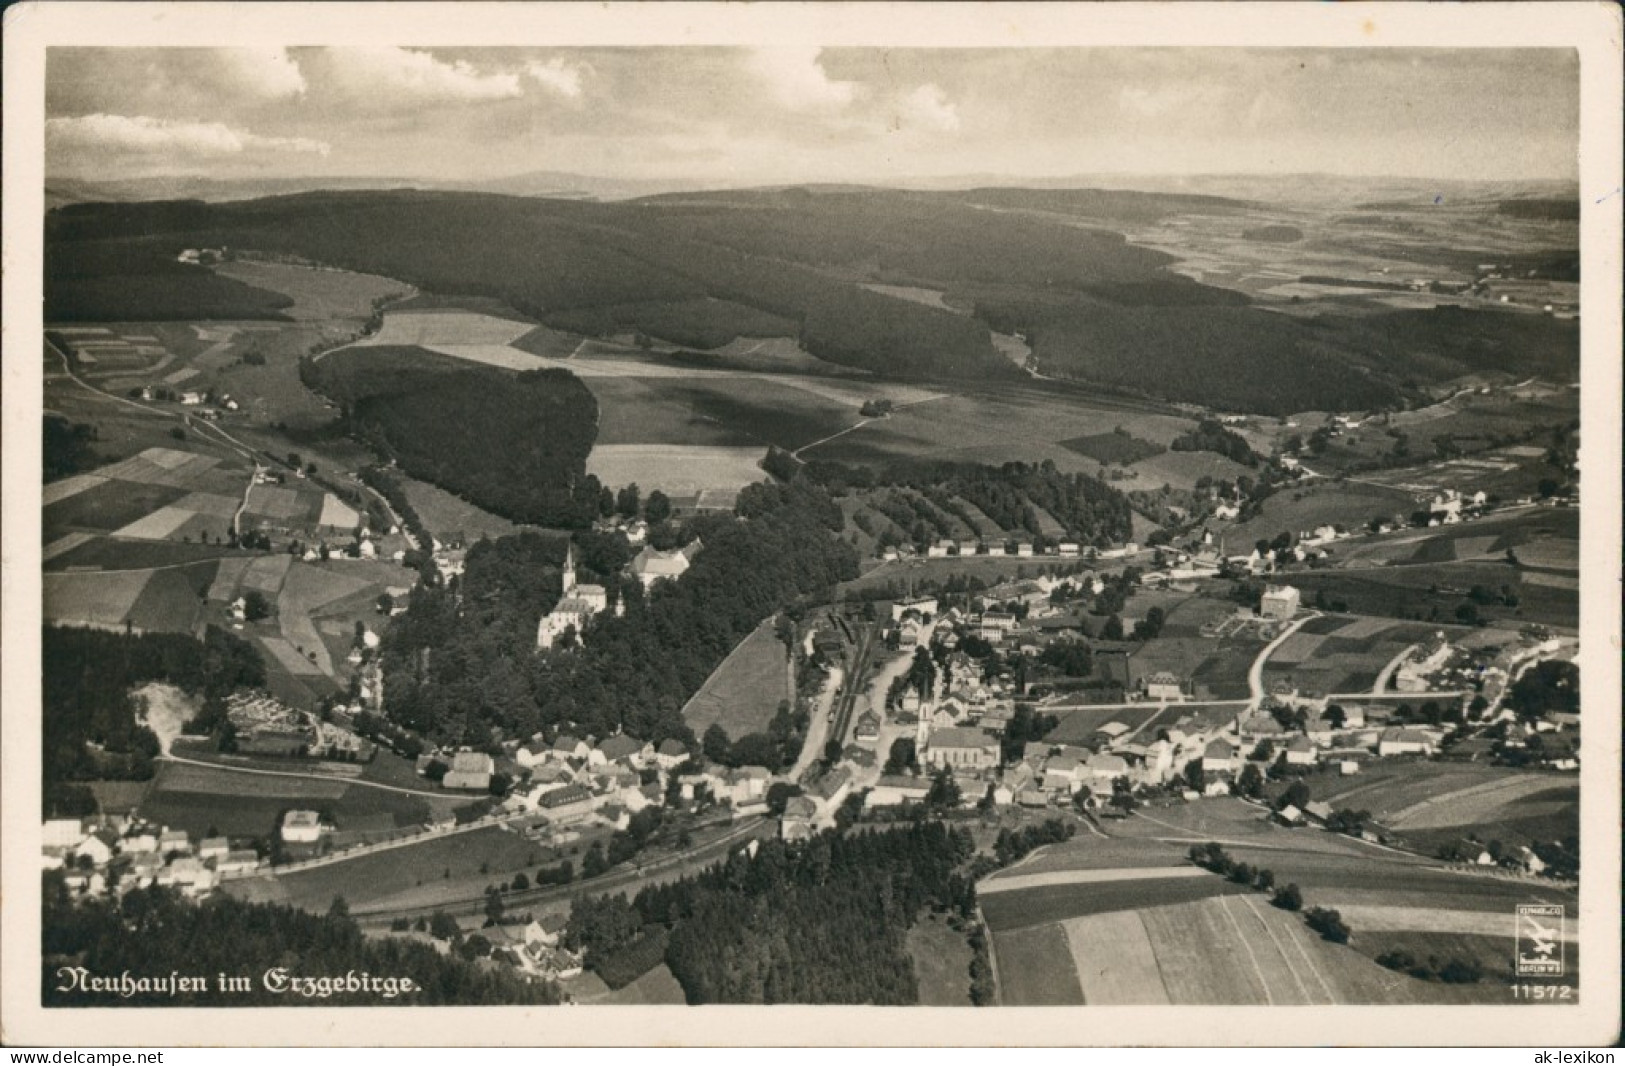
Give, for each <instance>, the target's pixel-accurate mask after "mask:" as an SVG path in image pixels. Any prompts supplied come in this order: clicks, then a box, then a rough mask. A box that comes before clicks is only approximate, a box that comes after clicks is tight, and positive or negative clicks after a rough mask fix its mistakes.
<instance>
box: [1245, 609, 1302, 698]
mask: <svg viewBox="0 0 1625 1066" xmlns="http://www.w3.org/2000/svg"><path fill="white" fill-rule="evenodd" d="M1319 617H1320V612H1318V611H1311V612H1310V613H1309V614H1306V615H1304V616H1303V617H1302V618H1299V619H1298V620H1296V621H1295V622H1293V623H1292V624H1291V625H1289V626H1287V627H1286V628H1285V629H1283V630H1281V635H1280V636H1278V637H1276V638H1275V639H1274V640H1272V641H1270V642H1269V643H1268V644H1266V645H1264V647H1263V648H1262V649H1260V651H1259V653H1258V658H1256V659H1254V660H1253V665H1252V666H1250V667H1248V668H1247V691H1248V692H1249V693H1250V694H1251V695H1250V696H1249V697H1248V701H1247V702H1248V705H1249V706H1251V707H1252V708H1253V709H1255V710H1256V709H1257V708H1258V705H1259V704H1260V703H1262V702H1264V664H1265V663H1266V662H1268V661H1269V657H1270V656H1271V655H1272V654H1274V653H1275V649H1276V648H1279V647H1280V646H1281V645H1282V644H1285V643H1286V642H1287V640H1288V639H1289V638H1290V637H1291V636H1292V635H1293V634H1294V633H1296V632H1297V631H1298V630H1300V629H1302V628H1303V627H1304V626H1306V625H1308V624H1309V622H1310V621H1311V620H1312V619H1315V618H1319Z"/></svg>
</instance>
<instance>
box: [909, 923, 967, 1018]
mask: <svg viewBox="0 0 1625 1066" xmlns="http://www.w3.org/2000/svg"><path fill="white" fill-rule="evenodd" d="M907 946H908V954H909V958H911V959H912V960H913V961H914V978H915V980H916V981H918V982H919V989H920V998H919V1002H920V1004H921V1005H922V1006H926V1007H969V1006H970V1005H971V1000H970V964H971V958H972V953H971V948H970V944H969V942H968V941H966V939H965V934H964V933H960V932H956V931H955V930H953V929H951V928H949V926H948V923H947V922H945V921H943V920H942V919H941V918H939V917H938V916H936V915H933V914H926V915H923V916H922V917H921V918H920V920H919V921H917V922H915V923H914V924H913V925H912V926H910V927H909V930H908V937H907Z"/></svg>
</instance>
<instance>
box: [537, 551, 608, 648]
mask: <svg viewBox="0 0 1625 1066" xmlns="http://www.w3.org/2000/svg"><path fill="white" fill-rule="evenodd" d="M575 551H576V550H575V545H574V544H572V545H570V546H569V547H568V548H566V549H565V552H564V574H563V576H562V581H563V586H564V591H563V594H562V595H561V596H560V597H559V602H558V603H557V604H555V605H554V607H553V610H551V611H549V612H548V613H547V614H545V615H543V616H542V620H541V622H539V623H537V626H536V646H537V647H538V648H551V647H552V646H553V645H554V643H555V642H556V641H557V640H558V639H559V638H560V637H562V636H563V635H564V633H565V631H566V630H568V629H572V628H573V629H574V630H575V632H576V636H577V638H579V637H580V636H581V632H582V630H584V629H586V627H587V622H588V621H589V620H590V619H591V618H592V617H593V616H594V615H597V614H599V613H600V612H602V611H603V610H604V608H605V607H607V606H609V593H608V592H607V591H606V590H605V589H604V586H602V585H579V584H577V583H576V554H575Z"/></svg>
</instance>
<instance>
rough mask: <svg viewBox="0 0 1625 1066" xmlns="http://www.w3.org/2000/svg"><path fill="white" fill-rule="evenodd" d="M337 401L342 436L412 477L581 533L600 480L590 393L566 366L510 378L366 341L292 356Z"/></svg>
mask: <svg viewBox="0 0 1625 1066" xmlns="http://www.w3.org/2000/svg"><path fill="white" fill-rule="evenodd" d="M300 374H301V377H302V378H303V379H304V381H305V383H306V384H307V385H309V386H310V387H312V388H314V389H316V390H317V391H319V392H321V393H323V394H324V395H326V396H329V397H331V398H333V399H335V400H337V401H339V403H340V404H341V405H342V411H343V417H344V422H345V427H346V429H347V431H348V432H349V433H350V435H351V436H353V437H355V438H357V439H358V440H361V441H363V442H365V443H366V444H368V445H370V446H371V447H372V449H373V450H374V451H375V452H377V453H378V454H379V455H380V456H381V457H383V458H385V459H388V460H391V461H393V462H395V463H397V464H399V466H400V468H401V469H402V470H404V471H405V472H406V473H408V474H410V475H411V476H412V477H415V478H420V479H422V480H424V481H430V482H433V483H434V484H436V485H439V486H440V487H441V488H443V489H445V490H447V491H448V492H454V493H456V494H457V495H459V496H461V497H463V498H464V499H466V500H468V501H470V502H471V503H474V504H475V505H477V506H479V507H483V508H485V509H486V510H487V511H491V512H492V513H494V514H499V515H502V516H503V517H505V518H510V519H512V520H513V521H515V522H525V523H533V524H536V525H548V526H559V527H563V528H567V529H582V528H585V527H586V526H587V525H589V524H591V522H592V520H593V519H594V518H596V517H598V509H599V495H600V493H601V491H602V486H600V485H599V483H598V479H597V478H595V477H593V476H591V475H590V474H588V473H587V455H588V453H590V452H591V451H592V446H593V442H594V440H596V438H597V435H598V401H597V399H596V398H595V397H594V396H593V394H592V393H591V392H590V391H589V390H588V389H587V387H586V386H585V385H584V384H582V382H581V379H580V378H578V377H576V376H575V375H574V374H572V373H570V372H569V371H567V370H557V369H547V370H529V371H525V372H524V373H520V374H511V373H508V372H507V371H503V370H498V369H495V368H492V367H474V366H468V365H465V364H460V363H458V362H456V361H454V360H450V359H447V358H445V357H443V356H438V355H435V354H434V353H431V352H424V351H422V350H421V349H412V348H394V347H384V346H381V345H380V346H368V347H359V348H349V349H345V350H342V351H338V352H334V353H332V354H330V355H329V356H328V357H327V358H325V359H323V360H321V361H320V362H316V361H313V360H308V359H307V360H305V361H304V362H302V363H301V364H300Z"/></svg>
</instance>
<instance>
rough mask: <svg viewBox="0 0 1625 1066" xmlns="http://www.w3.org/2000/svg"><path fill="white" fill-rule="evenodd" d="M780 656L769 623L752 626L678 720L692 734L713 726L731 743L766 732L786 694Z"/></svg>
mask: <svg viewBox="0 0 1625 1066" xmlns="http://www.w3.org/2000/svg"><path fill="white" fill-rule="evenodd" d="M785 657H786V655H785V648H784V642H783V641H781V640H779V638H778V636H777V634H775V633H774V630H773V625H772V622H771V621H769V622H767V623H765V624H763V625H761V626H759V627H757V629H755V630H754V631H753V632H752V633H751V634H750V636H748V637H746V638H745V639H744V640H743V641H741V642H740V643H739V645H738V646H737V647H736V648H734V650H733V651H732V652H731V653H729V655H728V657H727V658H726V659H724V660H722V663H721V664H720V665H719V666H718V667H717V668H716V670H715V671H713V672H712V674H711V676H710V677H708V678H706V680H705V684H704V685H703V686H702V687H701V688H700V690H699V691H698V692H696V693H695V694H694V695H693V697H692V698H690V699H689V701H688V703H686V704H685V705H684V706H683V721H684V722H686V723H687V724H688V726H689V728H690V729H692V730H694V735H695V736H703V735H704V734H705V731H706V730H707V729H708V728H710V727H711V726H712V725H713V724H715V725H720V726H722V728H723V729H725V730H727V732H728V736H729V738H731V739H733V740H738V739H739V738H740V737H742V736H745V735H746V734H748V733H761V732H765V731H766V730H767V726H768V723H769V722H770V721H771V720H772V718H773V715H774V713H775V712H776V711H777V710H778V708H779V704H780V703H782V702H783V701H784V700H786V699H788V698H789V696H790V692H789V688H788V684H789V681H788V676H787V675H786V673H785Z"/></svg>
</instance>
